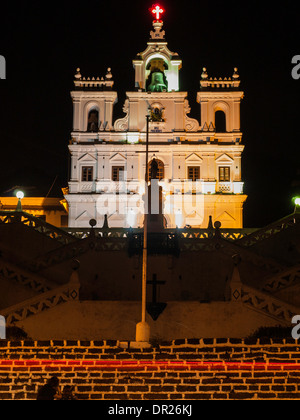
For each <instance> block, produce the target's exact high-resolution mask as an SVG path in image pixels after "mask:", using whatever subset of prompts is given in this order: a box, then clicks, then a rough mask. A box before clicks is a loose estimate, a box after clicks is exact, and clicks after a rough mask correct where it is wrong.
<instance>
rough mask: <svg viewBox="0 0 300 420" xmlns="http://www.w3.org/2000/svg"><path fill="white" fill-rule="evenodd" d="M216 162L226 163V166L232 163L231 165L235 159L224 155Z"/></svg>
mask: <svg viewBox="0 0 300 420" xmlns="http://www.w3.org/2000/svg"><path fill="white" fill-rule="evenodd" d="M216 162H217V163H225V164H228V163H230V164H231V163H232V162H233V159H232V158H231V157H230V156H229V155H226V154H223V155H221V156H219V157H218V158H217V159H216Z"/></svg>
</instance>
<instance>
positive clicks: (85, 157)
mask: <svg viewBox="0 0 300 420" xmlns="http://www.w3.org/2000/svg"><path fill="white" fill-rule="evenodd" d="M95 161H96V158H95V157H94V156H92V155H90V154H89V153H85V154H84V155H82V156H81V157H80V158H79V159H78V162H95Z"/></svg>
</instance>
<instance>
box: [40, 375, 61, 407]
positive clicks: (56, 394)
mask: <svg viewBox="0 0 300 420" xmlns="http://www.w3.org/2000/svg"><path fill="white" fill-rule="evenodd" d="M61 397H62V396H61V392H60V388H59V379H58V378H57V377H56V376H53V377H52V378H50V379H49V380H48V382H47V383H46V385H44V386H43V387H42V388H40V390H39V392H38V396H37V400H38V401H54V400H60V399H61Z"/></svg>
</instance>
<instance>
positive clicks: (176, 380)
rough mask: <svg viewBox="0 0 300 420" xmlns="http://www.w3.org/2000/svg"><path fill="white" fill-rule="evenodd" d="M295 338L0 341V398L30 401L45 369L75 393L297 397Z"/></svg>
mask: <svg viewBox="0 0 300 420" xmlns="http://www.w3.org/2000/svg"><path fill="white" fill-rule="evenodd" d="M299 350H300V344H298V341H295V340H293V339H292V338H290V339H272V340H270V339H264V340H262V339H260V340H259V339H255V340H251V339H248V340H237V339H234V340H233V339H231V340H230V339H200V340H198V339H197V340H196V339H186V340H174V341H172V342H165V343H160V344H157V345H153V346H150V347H149V348H146V349H139V348H133V346H132V344H130V343H127V342H117V341H92V342H90V341H55V340H54V341H47V342H36V341H26V340H25V341H6V340H1V341H0V399H1V400H34V399H36V395H37V392H38V389H39V387H40V386H42V385H43V384H45V382H46V381H47V380H48V379H49V378H50V377H51V376H53V375H56V376H58V378H59V380H60V384H61V387H62V388H63V387H64V386H66V385H73V386H74V387H75V395H76V396H77V398H78V399H79V400H103V401H109V400H123V401H125V400H143V401H154V400H166V401H172V400H181V401H195V400H266V399H267V400H276V399H289V400H292V399H294V400H298V399H300V351H299Z"/></svg>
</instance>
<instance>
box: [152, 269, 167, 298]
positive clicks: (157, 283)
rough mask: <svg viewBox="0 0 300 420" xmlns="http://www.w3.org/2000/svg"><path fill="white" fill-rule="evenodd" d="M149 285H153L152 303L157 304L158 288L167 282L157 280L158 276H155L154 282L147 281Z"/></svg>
mask: <svg viewBox="0 0 300 420" xmlns="http://www.w3.org/2000/svg"><path fill="white" fill-rule="evenodd" d="M147 284H151V285H152V303H157V286H159V285H161V284H166V282H165V281H159V280H157V275H156V274H153V280H149V281H147Z"/></svg>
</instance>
